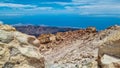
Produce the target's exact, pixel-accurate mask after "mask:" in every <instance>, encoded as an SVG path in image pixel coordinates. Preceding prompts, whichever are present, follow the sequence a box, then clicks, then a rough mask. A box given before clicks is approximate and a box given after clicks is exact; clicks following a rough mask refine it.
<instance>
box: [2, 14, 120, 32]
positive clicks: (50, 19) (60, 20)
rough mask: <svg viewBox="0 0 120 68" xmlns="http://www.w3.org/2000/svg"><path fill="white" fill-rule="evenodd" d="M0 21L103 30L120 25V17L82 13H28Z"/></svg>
mask: <svg viewBox="0 0 120 68" xmlns="http://www.w3.org/2000/svg"><path fill="white" fill-rule="evenodd" d="M0 21H3V22H4V23H5V24H10V25H14V24H18V25H19V24H22V25H26V24H33V25H45V26H58V27H78V28H86V27H89V26H94V27H96V28H97V29H98V30H103V29H105V28H107V27H109V26H113V25H120V18H119V17H108V16H104V17H103V16H102V17H101V16H99V17H97V16H81V15H75V14H74V15H70V14H69V15H65V14H62V15H52V14H51V15H26V16H0Z"/></svg>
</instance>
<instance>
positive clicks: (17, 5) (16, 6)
mask: <svg viewBox="0 0 120 68" xmlns="http://www.w3.org/2000/svg"><path fill="white" fill-rule="evenodd" d="M0 7H10V8H26V7H36V5H24V4H14V3H0Z"/></svg>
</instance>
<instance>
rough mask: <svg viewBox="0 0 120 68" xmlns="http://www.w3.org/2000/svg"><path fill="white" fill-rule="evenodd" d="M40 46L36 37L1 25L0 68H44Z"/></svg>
mask: <svg viewBox="0 0 120 68" xmlns="http://www.w3.org/2000/svg"><path fill="white" fill-rule="evenodd" d="M38 44H39V41H38V40H37V39H36V38H35V37H34V36H30V35H26V34H23V33H21V32H18V31H16V29H15V28H14V27H11V26H8V25H0V68H44V57H43V56H42V55H41V54H40V52H39V51H38V48H37V46H38Z"/></svg>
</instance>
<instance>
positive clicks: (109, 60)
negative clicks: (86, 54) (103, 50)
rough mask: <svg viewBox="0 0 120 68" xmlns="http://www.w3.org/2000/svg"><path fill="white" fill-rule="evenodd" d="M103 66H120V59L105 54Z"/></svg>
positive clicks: (116, 67)
mask: <svg viewBox="0 0 120 68" xmlns="http://www.w3.org/2000/svg"><path fill="white" fill-rule="evenodd" d="M101 67H102V68H120V59H118V58H115V57H112V56H109V55H107V54H105V55H104V56H103V57H102V58H101Z"/></svg>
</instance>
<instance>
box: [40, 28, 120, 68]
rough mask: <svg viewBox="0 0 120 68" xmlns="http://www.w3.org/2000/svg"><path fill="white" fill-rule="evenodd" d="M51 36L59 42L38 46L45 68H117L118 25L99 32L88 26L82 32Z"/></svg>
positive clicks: (118, 51) (118, 64)
mask: <svg viewBox="0 0 120 68" xmlns="http://www.w3.org/2000/svg"><path fill="white" fill-rule="evenodd" d="M52 36H55V37H56V38H58V39H60V40H54V41H52V40H51V42H48V43H45V44H44V45H43V46H44V47H42V46H41V47H40V51H41V53H42V54H43V55H44V57H45V59H46V61H47V63H45V65H46V68H99V67H101V68H119V67H120V63H119V62H120V61H119V59H120V57H119V56H120V43H119V42H120V41H119V40H120V37H119V36H120V27H119V26H113V27H109V28H108V29H106V30H104V31H100V32H97V31H96V29H95V28H94V27H89V28H87V29H83V30H82V29H81V30H76V31H69V32H63V33H62V32H58V33H57V34H55V35H53V34H52ZM50 37H51V36H49V37H48V38H50ZM39 39H40V37H39ZM41 40H42V39H41ZM56 43H57V44H56ZM111 56H112V57H111ZM109 60H112V61H109ZM116 60H117V61H116ZM106 62H109V63H106Z"/></svg>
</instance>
